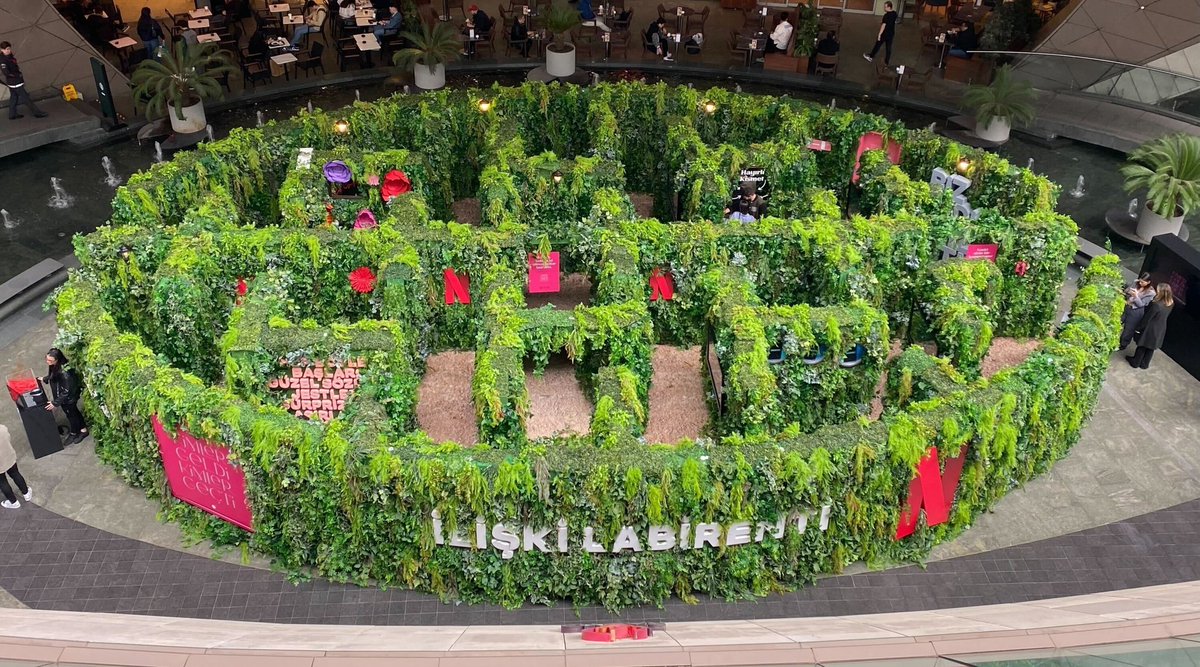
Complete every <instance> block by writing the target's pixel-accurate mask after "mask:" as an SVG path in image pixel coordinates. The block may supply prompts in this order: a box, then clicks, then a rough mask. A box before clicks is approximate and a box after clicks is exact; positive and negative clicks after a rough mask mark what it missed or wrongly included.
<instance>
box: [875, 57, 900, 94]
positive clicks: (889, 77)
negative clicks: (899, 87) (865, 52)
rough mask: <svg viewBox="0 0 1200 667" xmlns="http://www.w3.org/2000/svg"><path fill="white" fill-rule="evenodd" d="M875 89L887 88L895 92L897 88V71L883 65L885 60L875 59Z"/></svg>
mask: <svg viewBox="0 0 1200 667" xmlns="http://www.w3.org/2000/svg"><path fill="white" fill-rule="evenodd" d="M874 87H875V88H880V87H886V88H887V89H888V90H893V89H895V87H896V69H895V68H894V67H892V66H890V65H885V64H883V58H876V59H875V85H874Z"/></svg>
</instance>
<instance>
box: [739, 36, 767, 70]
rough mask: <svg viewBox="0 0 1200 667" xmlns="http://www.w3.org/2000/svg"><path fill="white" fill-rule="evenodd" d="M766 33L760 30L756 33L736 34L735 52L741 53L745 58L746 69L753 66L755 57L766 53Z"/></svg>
mask: <svg viewBox="0 0 1200 667" xmlns="http://www.w3.org/2000/svg"><path fill="white" fill-rule="evenodd" d="M767 39H768V37H767V33H766V32H764V31H762V30H760V31H758V32H756V33H752V34H751V33H738V36H737V46H736V47H735V48H736V50H738V51H742V52H744V54H745V57H746V67H750V66H751V65H752V64H754V59H755V58H756V57H762V56H763V55H764V54H765V53H766V51H767Z"/></svg>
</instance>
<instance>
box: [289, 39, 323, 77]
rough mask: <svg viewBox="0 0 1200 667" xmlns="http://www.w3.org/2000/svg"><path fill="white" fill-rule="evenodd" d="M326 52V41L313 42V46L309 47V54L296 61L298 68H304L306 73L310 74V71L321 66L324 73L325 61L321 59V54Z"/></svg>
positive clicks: (306, 74)
mask: <svg viewBox="0 0 1200 667" xmlns="http://www.w3.org/2000/svg"><path fill="white" fill-rule="evenodd" d="M324 54H325V43H324V42H313V44H312V46H310V47H309V48H308V54H307V55H305V56H304V57H303V58H300V59H299V60H297V61H296V69H297V70H304V75H305V76H308V73H309V72H311V71H312V70H314V69H316V68H318V67H320V68H321V74H324V73H325V62H324V61H323V60H322V59H321V56H322V55H324Z"/></svg>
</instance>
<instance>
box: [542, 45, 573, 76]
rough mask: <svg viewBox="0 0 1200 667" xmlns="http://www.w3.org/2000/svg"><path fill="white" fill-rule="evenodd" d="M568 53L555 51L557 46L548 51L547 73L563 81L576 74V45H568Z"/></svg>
mask: <svg viewBox="0 0 1200 667" xmlns="http://www.w3.org/2000/svg"><path fill="white" fill-rule="evenodd" d="M565 46H566V51H555V50H554V49H555V48H559V47H555V46H551V47H550V48H548V49H546V73H547V74H549V75H550V76H552V77H555V78H558V79H562V78H566V77H568V76H571V75H572V74H574V73H575V45H574V44H566V45H565Z"/></svg>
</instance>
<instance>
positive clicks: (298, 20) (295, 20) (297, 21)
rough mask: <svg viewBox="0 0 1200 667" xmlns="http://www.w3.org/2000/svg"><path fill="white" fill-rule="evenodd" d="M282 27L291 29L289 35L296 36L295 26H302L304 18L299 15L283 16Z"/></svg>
mask: <svg viewBox="0 0 1200 667" xmlns="http://www.w3.org/2000/svg"><path fill="white" fill-rule="evenodd" d="M283 25H284V26H285V27H288V28H290V29H291V34H293V35H295V34H296V26H298V25H304V17H303V16H301V15H300V14H284V15H283Z"/></svg>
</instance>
